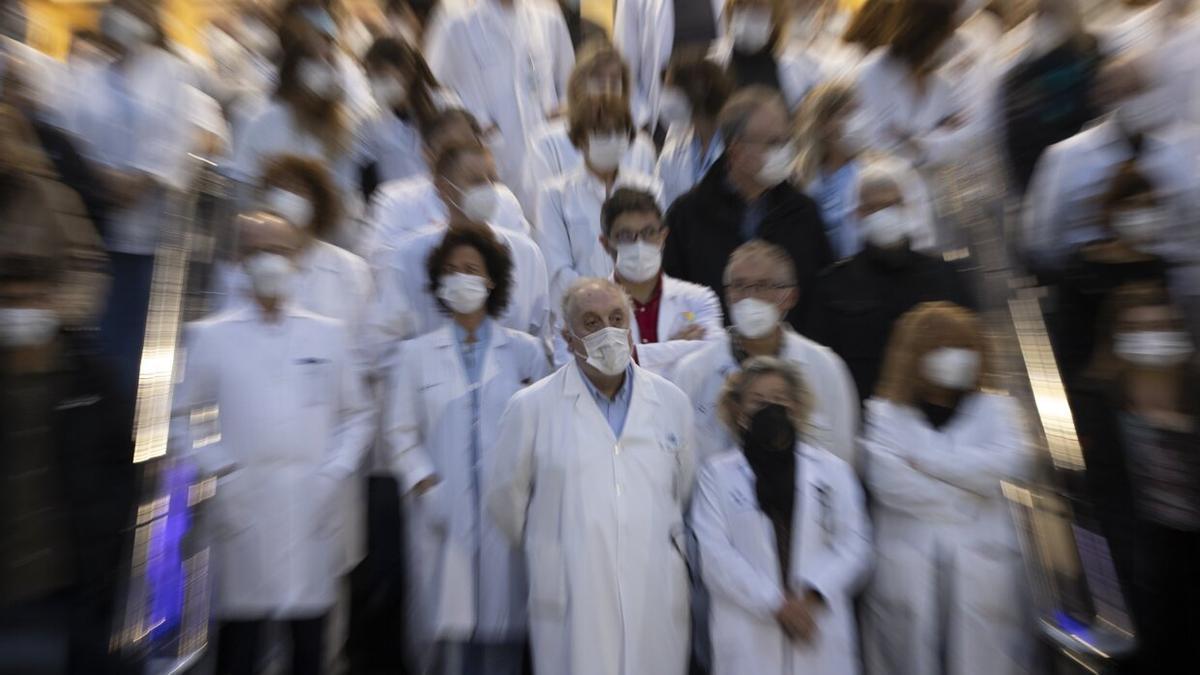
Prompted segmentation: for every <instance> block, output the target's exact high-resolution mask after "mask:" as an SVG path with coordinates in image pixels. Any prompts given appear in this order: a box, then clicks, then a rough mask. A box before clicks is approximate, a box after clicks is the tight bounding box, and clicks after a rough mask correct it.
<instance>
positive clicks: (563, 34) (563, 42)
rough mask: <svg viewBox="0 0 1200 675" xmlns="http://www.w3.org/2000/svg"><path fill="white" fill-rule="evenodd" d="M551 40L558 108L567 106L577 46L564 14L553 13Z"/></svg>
mask: <svg viewBox="0 0 1200 675" xmlns="http://www.w3.org/2000/svg"><path fill="white" fill-rule="evenodd" d="M551 16H552V17H553V18H552V19H551V21H552V24H551V26H550V30H551V35H550V40H551V42H552V44H553V50H554V51H553V52H552V55H553V58H554V91H555V94H557V97H556V100H555V102H556V104H557V105H556V106H555V107H556V108H558V107H562V106H565V105H566V104H567V82H568V81H569V80H570V79H571V71H572V70H575V46H574V45H573V44H571V31H569V30H567V22H566V20H565V19H563V15H562V12H560V11H552V12H551Z"/></svg>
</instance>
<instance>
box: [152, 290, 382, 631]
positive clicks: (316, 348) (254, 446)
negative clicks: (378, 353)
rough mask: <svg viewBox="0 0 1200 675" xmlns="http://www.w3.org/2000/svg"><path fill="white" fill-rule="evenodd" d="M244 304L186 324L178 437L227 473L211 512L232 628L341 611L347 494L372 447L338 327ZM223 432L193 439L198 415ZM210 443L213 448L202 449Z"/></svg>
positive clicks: (290, 311)
mask: <svg viewBox="0 0 1200 675" xmlns="http://www.w3.org/2000/svg"><path fill="white" fill-rule="evenodd" d="M261 317H262V315H261V311H260V310H259V308H258V307H256V306H250V305H245V306H242V307H237V308H235V309H232V310H230V311H229V312H224V313H221V314H218V315H216V316H213V317H210V318H207V319H204V320H202V321H198V322H195V323H193V324H190V325H189V326H188V334H187V342H186V349H187V351H186V366H185V369H184V377H183V380H182V381H181V382H180V384H179V386H178V387H177V388H176V390H175V400H174V411H175V415H174V418H175V422H174V426H175V430H176V432H177V433H175V434H173V436H174V437H176V438H180V439H182V442H183V450H184V451H185V452H187V453H188V454H190V455H191V456H193V457H194V459H195V461H196V463H197V465H198V467H199V468H200V470H201V471H203V472H205V473H210V474H218V475H220V474H226V472H230V471H232V472H231V473H227V474H226V475H222V477H221V478H219V480H218V482H217V492H216V498H215V500H214V503H213V507H212V508H213V514H212V515H213V530H214V535H215V541H214V542H213V557H212V564H213V567H212V578H213V579H214V581H215V584H216V585H215V587H214V608H215V613H216V615H217V616H219V617H221V618H225V619H261V618H287V619H306V618H312V617H314V616H317V615H319V614H322V613H325V612H327V611H328V610H329V608H330V607H332V606H333V604H334V599H335V596H336V594H337V578H338V575H339V574H340V573H341V571H342V566H343V562H344V556H343V554H342V552H341V551H340V550H339V549H340V546H341V545H340V541H341V540H340V537H341V531H340V530H341V528H342V527H343V526H344V523H343V520H342V517H341V514H342V511H341V509H340V508H339V504H338V491H339V486H340V485H341V484H342V483H343V482H344V481H346V480H348V479H349V478H350V477H351V476H352V475H354V473H355V471H356V470H357V468H358V466H359V464H360V463H361V462H362V459H363V456H364V454H365V453H366V451H367V446H368V444H369V443H370V441H371V437H372V432H373V428H374V427H373V425H372V423H371V417H372V409H371V407H370V405H369V404H368V401H367V399H366V396H365V394H364V391H363V387H362V380H361V378H360V377H359V374H358V370H357V369H356V368H355V367H354V363H353V360H352V356H351V352H350V341H349V338H348V336H347V334H346V331H345V328H344V327H343V326H342V325H341V323H340V322H338V321H336V320H333V319H328V318H325V317H318V316H316V315H315V314H310V313H308V312H305V311H303V310H300V309H296V308H294V307H291V306H289V307H286V308H285V309H284V310H283V316H282V318H281V319H280V323H278V324H268V323H265V322H264V321H263V319H262V318H261ZM214 404H215V405H216V406H217V407H218V408H219V410H220V413H219V414H220V422H219V425H220V430H219V432H217V436H215V438H216V440H215V441H213V440H212V438H211V437H210V438H208V439H207V441H205V439H201V438H197V439H196V442H193V441H192V438H193V437H194V436H195V435H196V434H193V430H192V429H191V428H190V426H189V424H188V422H189V418H190V416H191V415H190V414H191V412H192V411H193V410H195V409H196V408H198V407H205V406H211V405H214ZM206 443H207V444H206Z"/></svg>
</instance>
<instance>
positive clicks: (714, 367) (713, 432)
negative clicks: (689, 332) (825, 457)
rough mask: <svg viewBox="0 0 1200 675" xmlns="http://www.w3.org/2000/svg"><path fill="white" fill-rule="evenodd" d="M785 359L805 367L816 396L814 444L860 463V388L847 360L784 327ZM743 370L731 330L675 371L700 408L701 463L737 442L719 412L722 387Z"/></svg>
mask: <svg viewBox="0 0 1200 675" xmlns="http://www.w3.org/2000/svg"><path fill="white" fill-rule="evenodd" d="M783 331H784V338H783V350H782V354H780V357H781V358H782V359H784V360H785V361H788V362H790V363H792V364H793V365H794V366H796V367H797V368H799V369H800V374H801V375H803V376H804V381H805V383H806V384H807V386H808V390H809V391H810V392H811V393H812V396H813V414H812V420H811V422H810V424H811V427H812V434H813V438H812V442H813V444H814V445H818V446H820V447H823V448H828V449H829V450H830V452H832V453H833V454H834V455H836V456H837V457H839V458H840V459H842V460H843V461H845V462H846V463H848V464H850V465H851V466H854V467H857V466H858V465H857V463H856V450H855V438H856V437H857V434H858V411H859V398H858V390H857V389H856V388H855V386H854V379H853V378H851V377H850V370H849V369H848V368H847V367H846V364H845V362H843V361H842V359H841V358H840V357H839V356H838V355H837V354H835V353H833V350H831V349H829V348H828V347H824V346H822V345H819V344H817V343H815V342H813V341H812V340H809V339H808V338H806V337H804V336H803V335H800V334H798V333H795V332H793V331H792V330H790V329H788V328H784V329H783ZM738 370H740V366H739V364H738V363H737V362H736V361H734V357H733V349H732V346H731V345H730V338H729V334H728V333H727V332H722V333H721V335H720V336H719V337H718V339H717V340H714V341H713V342H712V343H711V344H707V345H705V347H704V348H703V349H701V350H699V351H697V352H695V353H692V354H689V355H688V356H686V357H685V358H684V359H683V360H682V361H680V362H679V364H678V365H677V366H676V367H675V369H674V371H673V372H672V373H671V381H672V382H674V383H675V384H677V385H679V388H680V389H682V390H683V393H685V394H687V395H688V398H689V399H691V401H692V405H693V406H694V407H695V423H696V431H695V434H694V436H695V439H696V441H695V443H696V456H697V457H698V458H699V459H700V461H701V462H705V461H707V460H708V459H709V458H710V457H712V456H713V455H715V454H717V453H718V452H721V451H722V450H725V449H726V448H729V447H731V446H732V445H734V439H733V437H732V436H731V435H730V433H729V430H728V429H726V428H725V424H724V423H723V422H721V420H720V418H719V417H718V415H717V408H718V403H719V400H720V397H721V389H722V387H724V386H725V380H726V379H727V378H728V377H729V375H730V374H732V373H735V372H737V371H738Z"/></svg>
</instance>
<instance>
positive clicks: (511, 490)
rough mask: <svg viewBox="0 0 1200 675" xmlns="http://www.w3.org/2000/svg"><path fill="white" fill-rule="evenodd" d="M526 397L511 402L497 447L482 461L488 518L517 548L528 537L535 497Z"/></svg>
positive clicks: (531, 421)
mask: <svg viewBox="0 0 1200 675" xmlns="http://www.w3.org/2000/svg"><path fill="white" fill-rule="evenodd" d="M526 391H528V390H526ZM524 393H525V392H517V393H516V394H515V395H513V397H512V399H511V400H509V402H508V406H507V407H506V408H505V410H504V414H502V415H501V416H500V423H499V429H498V430H497V432H496V443H495V445H494V446H493V447H492V451H491V452H489V453H484V460H483V461H484V467H485V470H484V472H483V481H484V495H485V497H484V499H485V503H486V504H487V509H488V514H489V515H490V516H491V517H492V522H494V523H495V524H496V527H498V528H500V531H501V532H503V533H504V535H505V536H506V537H508V539H509V541H511V542H512V543H513V545H516V546H519V545H520V544H521V540H522V538H523V537H524V534H525V514H526V512H527V511H528V509H529V498H530V496H531V495H532V494H533V472H534V426H535V422H534V419H533V414H532V411H531V410H530V406H531V404H530V402H529V400H528V397H527V396H524V395H523V394H524Z"/></svg>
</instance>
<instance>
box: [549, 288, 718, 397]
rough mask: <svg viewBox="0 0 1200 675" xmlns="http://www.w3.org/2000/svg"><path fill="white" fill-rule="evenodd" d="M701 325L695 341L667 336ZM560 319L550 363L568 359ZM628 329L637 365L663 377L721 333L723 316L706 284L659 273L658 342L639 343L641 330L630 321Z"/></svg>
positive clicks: (715, 297) (558, 362) (560, 362)
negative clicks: (631, 335) (660, 282)
mask: <svg viewBox="0 0 1200 675" xmlns="http://www.w3.org/2000/svg"><path fill="white" fill-rule="evenodd" d="M693 324H695V325H698V326H703V327H704V337H703V338H702V339H699V340H671V339H670V337H671V336H672V335H675V334H676V333H678V332H679V331H681V330H683V329H684V328H687V327H688V326H690V325H693ZM561 328H562V325H561V321H560V322H559V329H560V330H559V331H556V332H555V334H554V362H555V364H556V365H560V366H561V365H563V364H565V363H566V362H567V360H568V359H570V358H572V357H571V355H570V353H569V352H568V351H567V343H566V341H564V340H563V338H562V332H561ZM629 329H630V330H631V331H632V332H633V344H634V345H635V346H636V349H637V361H638V365H639V366H641V367H643V368H645V369H646V370H649V371H650V372H652V373H654V374H655V375H662V376H663V377H667V374H668V373H669V372H670V371H671V369H672V368H673V367H674V366H675V364H677V363H678V362H679V360H680V359H682V358H683V357H685V356H687V355H688V354H691V353H692V352H695V351H697V350H699V349H701V348H703V347H704V345H706V344H708V343H709V342H710V341H712V340H719V339H720V337H721V336H722V335H724V334H725V315H724V314H723V313H722V312H721V301H720V300H718V299H717V294H716V293H713V291H712V289H711V288H709V287H708V286H701V285H700V284H693V283H691V282H690V281H684V280H682V279H676V278H674V277H669V276H667V275H666V274H663V275H662V295H661V296H660V298H659V301H658V340H659V341H658V342H646V343H643V342H642V336H641V331H640V329H639V328H638V324H637V322H636V321H634V322H633V323H632V324H631V325H630V327H629Z"/></svg>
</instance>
